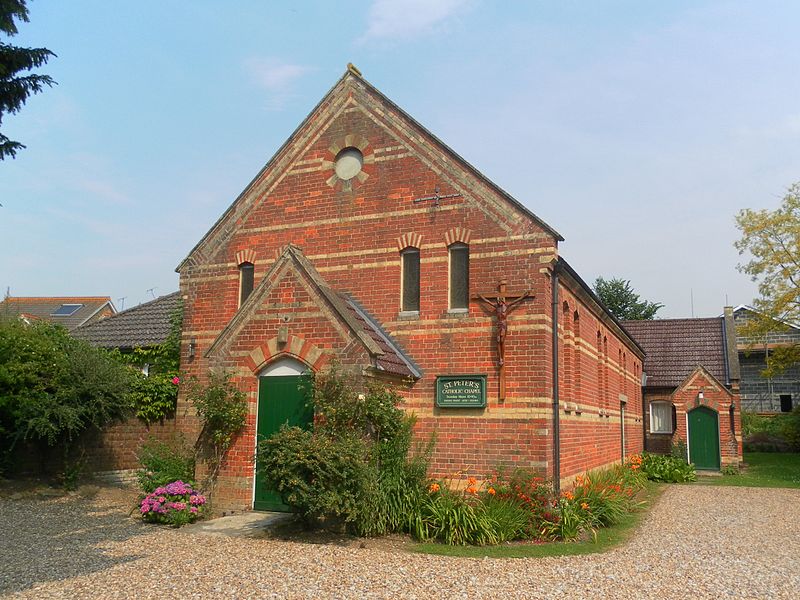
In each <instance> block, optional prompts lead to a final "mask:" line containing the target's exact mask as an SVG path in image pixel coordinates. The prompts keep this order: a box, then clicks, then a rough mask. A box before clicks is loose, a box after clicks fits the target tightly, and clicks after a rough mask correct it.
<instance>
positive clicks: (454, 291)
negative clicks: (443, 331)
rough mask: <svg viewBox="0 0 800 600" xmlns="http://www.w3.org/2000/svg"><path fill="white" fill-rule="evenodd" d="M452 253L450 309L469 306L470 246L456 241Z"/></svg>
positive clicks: (452, 246)
mask: <svg viewBox="0 0 800 600" xmlns="http://www.w3.org/2000/svg"><path fill="white" fill-rule="evenodd" d="M448 253H449V255H450V260H449V263H450V309H451V310H452V309H456V310H459V309H467V308H469V246H467V245H466V244H462V243H461V242H456V243H455V244H451V245H450V246H449V248H448Z"/></svg>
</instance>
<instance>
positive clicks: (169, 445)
mask: <svg viewBox="0 0 800 600" xmlns="http://www.w3.org/2000/svg"><path fill="white" fill-rule="evenodd" d="M138 458H139V463H140V464H141V465H142V468H141V469H140V470H139V471H137V473H136V478H137V479H138V481H139V486H140V487H141V488H142V491H143V492H145V493H147V494H149V493H150V492H152V491H153V490H155V489H156V488H158V487H161V486H165V485H167V484H168V483H170V482H173V481H183V482H186V483H187V484H189V485H194V463H195V459H194V450H193V449H192V448H190V447H189V446H188V445H187V444H186V442H185V440H184V439H183V438H175V439H173V440H170V441H169V442H164V441H161V440H158V439H155V438H152V437H151V438H150V439H148V440H147V441H146V442H145V443H144V445H143V446H142V448H141V450H139V456H138Z"/></svg>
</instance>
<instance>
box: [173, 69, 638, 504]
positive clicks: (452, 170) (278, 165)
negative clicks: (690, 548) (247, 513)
mask: <svg viewBox="0 0 800 600" xmlns="http://www.w3.org/2000/svg"><path fill="white" fill-rule="evenodd" d="M348 147H354V148H358V149H359V150H360V151H361V152H362V154H363V166H362V170H361V172H360V173H359V175H358V176H357V177H355V178H353V179H351V180H350V181H342V180H340V179H339V178H338V177H337V176H336V175H335V164H334V161H335V158H336V155H337V153H338V152H339V151H340V150H342V149H344V148H348ZM435 190H438V193H439V194H440V195H441V196H450V195H453V196H452V197H450V198H446V199H442V200H440V201H438V202H436V201H435V200H426V201H422V202H415V201H414V200H415V199H417V198H421V197H425V196H430V195H432V194H433V193H434V191H435ZM532 201H533V202H534V203H535V198H534V199H532ZM561 239H562V238H561V237H560V236H559V234H558V233H556V232H555V231H554V230H553V229H551V228H550V227H549V226H547V225H546V224H545V223H543V222H542V221H541V220H540V219H538V218H537V217H536V216H535V215H533V214H532V213H530V212H529V211H528V210H527V209H526V208H524V207H523V206H522V205H521V204H519V203H518V202H517V201H516V200H513V199H512V198H510V197H509V196H508V195H507V194H505V193H504V192H503V191H502V190H500V189H499V188H498V187H496V186H495V185H494V184H492V183H491V182H489V181H488V180H487V179H486V178H485V177H483V176H482V175H481V174H480V173H478V172H477V171H476V170H475V169H474V168H473V167H471V166H469V165H468V164H467V163H466V162H464V161H463V159H461V158H460V157H458V156H457V155H456V154H455V153H454V152H453V151H452V150H450V149H448V148H447V147H446V146H444V145H443V144H442V142H440V141H439V140H437V139H436V138H434V137H433V136H432V135H431V134H430V133H429V132H427V131H426V130H424V129H423V128H422V127H421V126H420V125H419V124H417V123H416V122H415V121H413V120H412V119H411V118H410V117H409V116H408V115H406V114H405V113H403V112H402V111H401V110H400V109H399V108H398V107H397V106H395V105H394V104H392V103H391V102H390V101H389V100H387V99H386V98H385V97H384V96H383V95H382V94H381V93H380V92H378V91H377V90H376V89H375V88H373V87H372V86H371V85H370V84H368V83H367V82H366V81H364V79H363V78H361V77H360V76H359V75H358V74H357V73H355V72H353V71H350V70H348V71H347V72H346V73H345V75H344V76H343V77H342V78H341V79H340V80H339V81H338V82H337V83H336V85H335V86H334V87H333V89H332V90H331V91H330V92H329V93H328V95H326V96H325V98H323V100H322V101H321V103H320V104H319V105H318V106H317V107H316V108H315V109H314V110H313V111H312V113H311V114H310V115H309V116H308V118H307V119H306V120H305V121H304V122H303V123H302V124H301V125H300V127H299V128H298V129H297V131H296V132H295V133H294V134H293V136H292V137H291V138H290V139H289V140H288V141H287V143H286V144H285V145H284V146H283V147H282V148H281V149H280V150H279V151H278V153H277V154H276V155H275V156H274V157H273V158H272V159H271V160H270V162H269V163H268V164H267V166H266V167H264V169H263V170H262V171H261V172H260V173H259V174H258V175H257V176H256V178H255V179H254V180H253V182H252V183H251V184H250V185H249V186H248V187H247V188H246V189H245V190H244V191H243V192H242V194H241V195H240V196H239V198H238V199H236V200H235V202H234V203H233V204H232V205H231V206H230V208H229V209H228V210H227V211H226V212H225V213H224V214H223V215H222V216H221V217H220V219H219V221H218V222H217V223H216V224H215V225H214V226H213V227H212V228H211V230H210V231H209V232H208V234H206V236H205V237H204V238H203V239H202V240H201V241H200V242H199V243H198V244H197V246H196V247H195V248H194V249H193V250H192V251H191V253H190V254H189V256H188V257H187V258H186V259H185V260H184V261H183V262H182V263H181V265H179V267H178V269H177V271H178V272H179V273H180V290H181V294H182V296H183V298H184V307H185V309H184V310H185V314H184V325H183V326H184V331H183V338H182V370H183V371H184V373H185V374H186V375H188V376H196V377H198V378H200V379H201V380H202V379H203V378H204V377H205V375H206V373H207V372H208V370H209V369H210V368H223V369H227V370H228V371H230V372H232V373H233V374H234V379H235V381H236V382H237V384H238V385H239V386H240V387H241V389H243V390H244V391H245V392H246V393H247V395H248V401H249V405H250V412H249V417H248V422H247V427H246V429H245V430H244V432H243V433H242V434H241V435H240V436H239V438H238V439H237V440H236V443H235V445H234V447H233V449H232V450H231V452H230V453H229V455H228V456H227V457H226V459H225V462H224V464H223V467H222V469H221V473H220V477H219V480H218V485H217V489H216V490H215V496H214V501H215V503H216V504H217V506H219V507H220V508H225V509H231V510H246V509H250V508H252V503H253V481H254V458H253V457H254V449H255V444H256V439H255V422H256V410H257V403H258V378H257V376H258V373H259V372H260V370H261V369H263V368H264V367H265V366H267V365H269V364H270V363H272V362H274V361H275V360H277V359H279V358H281V357H287V356H288V357H292V358H295V359H297V360H300V361H301V362H303V363H304V364H306V365H307V366H308V367H309V368H311V369H314V370H318V369H323V368H325V366H326V365H327V364H329V363H330V361H331V360H333V359H334V358H335V359H336V360H338V361H339V362H340V363H341V364H343V365H345V366H350V367H353V368H358V369H369V368H370V367H372V368H373V370H374V356H372V355H371V354H370V352H369V351H368V349H367V348H366V347H365V346H364V345H363V344H361V343H360V341H359V338H358V336H357V334H356V333H355V332H354V331H353V330H352V328H349V327H348V325H347V323H346V322H344V321H343V320H342V318H341V316H340V315H339V314H338V313H337V311H336V310H335V307H333V306H332V305H331V302H330V299H329V297H328V296H326V295H325V293H323V292H322V291H321V290H323V288H324V289H328V290H333V291H335V293H337V294H339V293H342V294H347V295H348V296H349V297H351V298H353V299H354V300H355V301H357V302H358V303H359V304H360V305H361V306H362V307H364V309H365V310H366V311H367V312H368V313H369V314H370V315H371V316H372V317H374V319H375V320H376V321H378V322H379V323H380V325H381V326H382V328H383V329H384V330H385V332H386V333H387V334H388V335H389V336H390V337H391V339H392V340H394V342H395V343H396V344H397V345H398V346H399V347H400V348H402V349H403V351H404V352H405V353H406V354H407V355H408V356H409V357H410V358H411V359H413V361H414V363H415V364H416V365H417V366H418V367H419V369H420V371H421V373H422V375H421V377H420V378H419V379H416V380H404V381H399V380H398V381H397V383H398V385H400V386H401V389H402V394H403V396H404V398H405V403H404V407H405V408H406V409H407V410H408V411H411V412H413V413H415V414H416V415H417V425H416V433H417V435H418V436H419V437H420V439H427V438H428V437H429V436H430V435H431V434H434V433H435V434H436V436H437V445H436V450H435V453H434V456H433V462H432V466H431V469H432V472H431V475H433V476H439V475H443V476H448V475H452V474H454V473H461V475H462V476H464V477H466V476H467V475H475V476H478V477H482V476H484V475H486V474H487V473H488V472H489V471H490V470H492V469H494V468H497V467H498V466H500V465H507V466H520V467H528V468H532V469H536V470H538V471H540V472H541V473H543V474H544V475H546V476H547V477H551V478H552V477H554V476H558V477H559V478H560V480H561V481H563V482H565V483H566V482H568V481H570V480H571V479H572V477H574V475H576V474H578V473H580V472H583V471H585V470H587V469H594V468H599V467H603V466H606V465H609V464H612V463H615V462H617V463H618V462H619V461H620V460H622V458H623V456H624V455H627V454H631V453H635V452H640V451H641V450H642V447H643V431H644V429H643V425H642V397H641V387H640V385H639V381H640V376H641V365H642V360H643V357H644V355H643V353H642V351H641V349H640V348H639V347H638V346H637V345H636V343H635V342H634V341H633V340H632V339H631V338H630V337H629V336H628V335H627V334H626V333H625V331H624V329H622V328H621V327H620V326H619V324H618V323H617V322H616V321H615V320H614V319H613V317H611V316H610V315H609V314H608V313H607V312H606V310H605V309H604V308H603V307H602V306H600V304H599V303H598V302H597V300H596V298H595V297H594V296H593V294H592V293H591V291H590V290H589V289H588V286H587V285H586V284H585V283H584V282H583V281H582V280H581V279H580V277H578V276H577V274H576V273H574V272H573V271H571V269H569V268H568V267H562V264H563V259H561V258H560V257H559V254H558V242H559V241H560V240H561ZM453 241H461V242H464V243H466V244H467V245H468V247H469V265H470V266H469V268H470V272H469V294H470V298H472V297H474V296H475V295H476V294H479V293H480V294H483V295H486V296H493V295H496V293H497V289H498V283H499V281H500V279H506V280H507V281H508V294H509V295H519V294H521V293H523V292H524V291H526V290H531V293H532V295H533V297H532V299H529V300H526V301H524V302H522V303H520V304H519V305H518V306H517V307H515V310H514V311H513V312H512V313H511V315H510V316H509V319H508V336H507V339H506V351H505V356H506V367H505V368H506V390H507V393H506V398H505V400H503V401H501V400H500V398H499V380H498V366H497V353H496V347H495V335H496V327H495V319H494V317H493V314H492V313H490V312H488V311H487V310H486V305H485V304H483V303H482V302H480V301H477V300H470V303H469V307H468V310H466V311H465V312H452V311H449V310H448V298H449V296H448V278H449V270H448V269H449V267H448V244H449V243H452V242H453ZM401 246H402V247H401ZM407 246H414V247H416V248H417V249H418V250H419V253H420V310H419V314H418V315H408V314H405V313H404V314H401V310H400V309H401V306H400V302H401V291H400V285H401V281H400V280H401V261H400V252H401V251H402V250H403V249H404V248H405V247H407ZM297 256H302V257H303V260H307V262H308V263H309V264H310V265H311V267H313V271H314V272H315V273H316V275H315V276H309V272H310V271H309V270H308V269H304V268H302V265H301V264H299V263H298V260H300V259H298V258H296V257H297ZM243 257H246V262H248V263H252V264H253V265H254V270H255V289H254V291H253V293H252V295H251V297H250V298H248V300H247V301H246V302H245V303H244V304H243V305H242V306H241V307H239V264H241V262H244V260H245V259H244V258H243ZM554 271H559V272H560V276H559V279H558V281H559V284H558V288H557V292H558V293H557V294H556V299H557V306H556V313H557V320H558V324H557V328H556V333H557V350H558V368H557V369H556V370H554V368H553V357H554V353H553V350H554V346H553V329H554V320H553V296H554V295H553V293H552V287H553V277H554ZM316 276H318V277H319V278H320V279H321V282H320V281H318V280H316V279H315V277H316ZM282 328H284V330H285V333H286V335H288V341H287V342H285V343H281V344H278V343H277V342H275V341H274V340H277V339H278V336H279V334H280V333H281V329H282ZM190 340H195V342H196V351H195V355H194V357H193V359H191V360H190V357H189V341H190ZM271 340H272V342H271ZM597 340H600V345H599V346H598V341H597ZM623 356H624V360H622V357H623ZM457 374H486V375H487V390H488V394H487V406H486V408H484V409H467V408H464V409H453V408H450V409H445V408H437V407H435V402H434V400H435V381H436V376H437V375H457ZM556 375H557V377H558V383H559V388H560V398H559V404H558V407H557V410H558V416H559V424H560V438H559V439H560V472H559V473H556V472H555V470H554V469H555V461H554V445H555V440H554V433H553V432H554V414H553V404H554V402H553V395H554V385H553V384H554V378H555V377H556ZM623 406H624V420H623V416H622V412H623V411H622V407H623ZM178 415H180V419H179V422H178V425H177V427H178V429H179V430H180V431H182V432H184V433H186V434H187V436H189V438H190V439H192V438H193V436H194V437H196V435H197V434H198V422H197V419H196V417H195V416H194V415H193V413H192V410H191V406H190V405H189V403H188V402H187V401H186V399H185V397H183V396H180V397H179V406H178ZM623 429H624V440H625V447H624V449H623V447H622V440H623Z"/></svg>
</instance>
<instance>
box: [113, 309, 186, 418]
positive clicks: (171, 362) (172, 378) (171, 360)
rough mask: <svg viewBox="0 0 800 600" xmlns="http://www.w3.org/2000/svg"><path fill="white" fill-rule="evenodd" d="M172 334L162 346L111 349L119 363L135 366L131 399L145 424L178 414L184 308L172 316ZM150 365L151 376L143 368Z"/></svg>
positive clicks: (177, 310)
mask: <svg viewBox="0 0 800 600" xmlns="http://www.w3.org/2000/svg"><path fill="white" fill-rule="evenodd" d="M170 323H171V327H170V332H169V335H168V336H167V339H166V340H165V341H164V342H163V343H161V344H155V345H153V346H147V347H144V348H134V349H133V351H132V352H120V351H119V350H111V351H110V354H111V355H112V356H113V357H114V358H115V359H116V360H117V361H119V362H121V363H123V364H125V365H128V366H130V367H134V369H132V382H131V393H130V399H131V403H132V405H133V410H134V412H135V414H136V417H138V418H139V419H142V420H143V421H144V422H145V423H154V422H156V421H161V420H163V419H166V418H167V417H170V416H172V415H173V414H174V413H175V408H176V405H177V399H178V383H180V378H179V376H178V367H179V363H180V357H181V327H182V324H183V305H182V304H181V305H179V306H178V307H177V308H176V309H175V312H174V313H173V314H172V315H170ZM144 365H147V366H148V373H147V375H145V374H144V373H142V371H141V368H142V367H143V366H144Z"/></svg>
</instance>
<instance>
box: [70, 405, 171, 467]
mask: <svg viewBox="0 0 800 600" xmlns="http://www.w3.org/2000/svg"><path fill="white" fill-rule="evenodd" d="M174 435H175V419H165V420H164V422H163V423H151V424H150V425H147V424H145V423H144V422H142V421H141V420H139V419H136V418H132V419H128V420H127V421H125V422H123V423H118V424H116V425H111V426H109V427H105V428H104V429H103V430H102V431H101V432H100V433H96V434H93V435H91V436H87V438H86V439H85V440H84V443H83V444H82V447H83V448H84V449H85V450H86V454H87V459H88V466H89V468H90V469H91V470H92V471H116V470H121V469H138V468H139V466H140V465H139V459H138V458H137V456H138V454H139V450H140V449H141V447H142V444H144V443H145V442H146V441H147V440H148V439H149V438H150V437H153V438H155V439H159V440H162V441H168V440H170V439H172V436H174Z"/></svg>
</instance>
